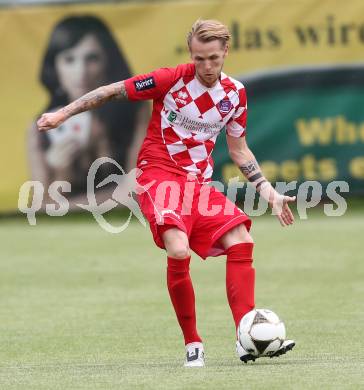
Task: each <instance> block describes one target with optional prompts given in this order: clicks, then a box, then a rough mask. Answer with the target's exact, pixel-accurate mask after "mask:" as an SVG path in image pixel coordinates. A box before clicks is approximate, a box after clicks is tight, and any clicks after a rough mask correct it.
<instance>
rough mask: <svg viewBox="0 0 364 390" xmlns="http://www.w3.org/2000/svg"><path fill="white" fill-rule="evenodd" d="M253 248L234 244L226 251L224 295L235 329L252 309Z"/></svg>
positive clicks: (245, 244)
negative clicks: (226, 298)
mask: <svg viewBox="0 0 364 390" xmlns="http://www.w3.org/2000/svg"><path fill="white" fill-rule="evenodd" d="M253 247H254V244H253V243H243V244H236V245H233V246H231V247H230V248H229V249H228V250H227V251H226V252H227V261H226V293H227V297H228V301H229V305H230V309H231V312H232V313H233V317H234V321H235V325H236V327H238V325H239V322H240V320H241V318H242V317H243V316H244V314H246V313H248V312H249V311H250V310H253V309H254V284H255V270H254V268H253V267H252V262H253Z"/></svg>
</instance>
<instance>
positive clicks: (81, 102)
mask: <svg viewBox="0 0 364 390" xmlns="http://www.w3.org/2000/svg"><path fill="white" fill-rule="evenodd" d="M127 97H128V95H127V92H126V88H125V84H124V81H118V82H116V83H112V84H109V85H104V86H102V87H99V88H97V89H94V90H93V91H91V92H88V93H87V94H85V95H83V96H81V97H80V98H79V99H77V100H75V101H73V102H72V103H70V104H68V105H67V106H65V107H63V108H61V109H59V110H58V111H56V112H49V113H45V114H43V115H42V116H41V117H40V119H39V120H38V121H37V126H38V129H39V130H40V131H46V130H50V129H53V128H55V127H58V126H59V125H61V124H62V123H63V122H64V121H66V120H67V119H68V118H70V117H71V116H73V115H76V114H79V113H80V112H83V111H87V110H91V109H93V108H98V107H100V106H102V105H103V104H105V103H106V102H108V101H110V100H114V99H127Z"/></svg>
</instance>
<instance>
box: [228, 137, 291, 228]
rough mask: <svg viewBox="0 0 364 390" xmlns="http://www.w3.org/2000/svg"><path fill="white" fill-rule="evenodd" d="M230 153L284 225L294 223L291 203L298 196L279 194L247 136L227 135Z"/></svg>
mask: <svg viewBox="0 0 364 390" xmlns="http://www.w3.org/2000/svg"><path fill="white" fill-rule="evenodd" d="M226 140H227V144H228V148H229V154H230V157H231V159H232V160H233V161H234V163H235V164H236V165H237V166H238V167H239V169H240V170H241V172H242V173H243V174H244V176H245V177H246V178H247V179H248V180H249V182H250V183H251V184H252V185H253V186H254V187H255V189H256V190H257V192H259V193H260V195H261V196H262V197H263V198H264V199H265V200H266V201H267V202H268V203H269V205H270V206H271V207H272V208H273V210H274V211H275V213H276V215H277V217H278V219H279V222H280V223H281V225H282V226H288V225H292V224H293V222H294V217H293V214H292V211H291V210H290V208H289V205H288V204H289V203H291V202H294V201H295V200H296V197H294V196H285V195H281V194H279V193H278V192H277V191H276V190H275V189H274V188H273V187H272V185H271V184H270V182H269V181H268V180H267V179H266V178H265V177H264V175H263V173H262V171H261V169H260V167H259V164H258V162H257V160H256V159H255V156H254V154H253V152H252V151H251V150H250V149H249V147H248V145H247V142H246V139H245V137H233V136H230V135H228V134H227V135H226Z"/></svg>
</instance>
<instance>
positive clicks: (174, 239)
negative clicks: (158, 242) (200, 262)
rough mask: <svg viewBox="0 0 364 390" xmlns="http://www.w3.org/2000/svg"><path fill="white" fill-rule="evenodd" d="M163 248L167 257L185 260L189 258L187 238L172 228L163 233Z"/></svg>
mask: <svg viewBox="0 0 364 390" xmlns="http://www.w3.org/2000/svg"><path fill="white" fill-rule="evenodd" d="M163 241H164V246H165V248H166V251H167V254H168V256H169V257H173V258H174V259H185V258H186V257H189V256H190V247H189V244H188V237H187V235H186V233H185V232H183V231H181V230H179V229H177V228H172V229H169V230H167V231H165V232H164V233H163Z"/></svg>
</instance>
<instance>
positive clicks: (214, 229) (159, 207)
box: [137, 167, 251, 259]
mask: <svg viewBox="0 0 364 390" xmlns="http://www.w3.org/2000/svg"><path fill="white" fill-rule="evenodd" d="M137 180H138V183H139V184H140V185H141V186H143V187H145V188H148V187H149V186H148V184H150V183H152V182H154V183H153V184H152V185H151V186H150V187H149V188H148V189H147V190H146V191H145V192H143V193H141V194H139V195H138V202H139V205H140V208H141V210H142V212H143V214H144V216H145V217H146V219H147V220H148V221H149V226H150V230H151V231H152V234H153V239H154V242H155V243H156V244H157V246H158V247H160V248H162V249H164V248H165V247H164V243H163V240H162V233H163V232H164V231H166V230H167V229H169V228H171V227H177V228H178V229H180V230H182V231H184V232H185V233H186V234H187V236H188V239H189V245H190V248H191V249H192V250H193V251H194V252H195V253H197V254H198V255H199V256H200V257H202V258H203V259H205V258H206V257H208V256H220V255H223V254H225V249H224V248H223V246H222V245H221V243H220V242H219V239H220V238H221V236H222V235H223V234H225V233H226V232H227V231H229V230H230V229H232V228H234V227H235V226H237V225H240V224H244V225H245V226H246V228H247V229H248V230H249V229H250V226H251V221H250V219H249V218H248V216H247V215H246V214H244V213H243V211H242V210H240V209H239V208H238V207H236V206H235V204H234V203H232V202H231V201H230V200H229V199H228V198H227V197H226V196H225V195H224V194H222V193H221V192H220V191H218V190H216V189H215V188H214V187H212V186H209V185H207V184H200V183H199V182H198V181H197V180H196V179H195V178H193V176H191V175H189V176H188V177H186V176H183V175H178V174H175V173H172V172H168V171H165V170H163V168H155V167H151V168H147V169H145V170H144V171H143V173H142V174H141V175H140V176H139V177H138V179H137Z"/></svg>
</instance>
